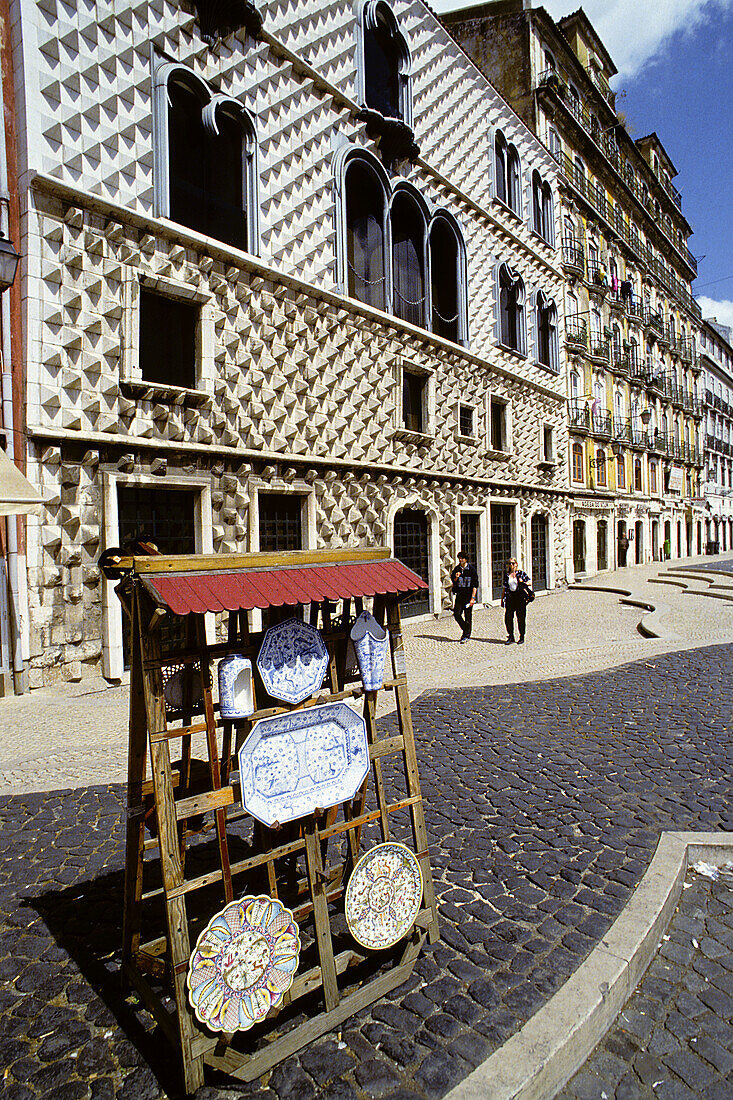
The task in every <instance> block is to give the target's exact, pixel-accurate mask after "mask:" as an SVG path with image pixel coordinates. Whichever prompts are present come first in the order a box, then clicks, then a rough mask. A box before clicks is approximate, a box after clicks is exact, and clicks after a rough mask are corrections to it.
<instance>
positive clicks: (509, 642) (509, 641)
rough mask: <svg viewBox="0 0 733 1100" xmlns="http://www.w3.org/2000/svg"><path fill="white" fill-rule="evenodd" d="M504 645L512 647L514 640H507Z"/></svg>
mask: <svg viewBox="0 0 733 1100" xmlns="http://www.w3.org/2000/svg"><path fill="white" fill-rule="evenodd" d="M504 645H514V639H513V638H507V640H506V641H505V642H504Z"/></svg>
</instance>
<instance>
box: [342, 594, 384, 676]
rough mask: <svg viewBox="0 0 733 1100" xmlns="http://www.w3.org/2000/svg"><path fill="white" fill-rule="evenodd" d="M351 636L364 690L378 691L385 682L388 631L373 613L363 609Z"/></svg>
mask: <svg viewBox="0 0 733 1100" xmlns="http://www.w3.org/2000/svg"><path fill="white" fill-rule="evenodd" d="M349 636H350V638H351V641H352V642H353V644H354V649H355V651H356V659H357V661H358V662H359V672H360V673H361V679H362V683H363V684H364V690H365V691H378V690H379V688H381V686H382V684H383V683H384V662H385V659H386V657H387V650H388V649H389V638H388V637H387V631H386V630H384V629H383V628H382V627H381V626H380V625H379V623H378V622H377V620H376V619H375V618H374V616H373V615H371V614H370V613H369V612H368V611H362V613H361V615H359V617H358V618H357V620H356V622H355V623H354V625H353V626H352V628H351V634H350V635H349Z"/></svg>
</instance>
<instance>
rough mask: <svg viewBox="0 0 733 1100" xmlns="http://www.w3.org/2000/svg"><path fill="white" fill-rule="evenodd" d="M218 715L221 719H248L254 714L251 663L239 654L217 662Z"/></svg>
mask: <svg viewBox="0 0 733 1100" xmlns="http://www.w3.org/2000/svg"><path fill="white" fill-rule="evenodd" d="M218 671H219V713H220V714H221V717H222V718H248V717H249V715H250V714H253V713H254V709H255V705H254V692H253V690H252V662H251V661H250V660H248V658H247V657H242V656H241V654H239V653H230V654H229V656H228V657H222V659H221V661H219V670H218Z"/></svg>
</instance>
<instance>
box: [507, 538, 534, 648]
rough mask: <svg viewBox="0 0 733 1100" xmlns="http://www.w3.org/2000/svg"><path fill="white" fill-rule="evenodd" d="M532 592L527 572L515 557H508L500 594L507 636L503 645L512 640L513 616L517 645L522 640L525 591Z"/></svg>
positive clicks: (508, 643) (524, 619)
mask: <svg viewBox="0 0 733 1100" xmlns="http://www.w3.org/2000/svg"><path fill="white" fill-rule="evenodd" d="M528 592H532V585H531V581H530V579H529V577H528V576H527V574H526V573H525V572H524V571H523V570H522V569H520V568H519V562H518V561H517V559H516V558H510V560H509V561H508V562H507V563H506V572H505V574H504V588H503V590H502V594H501V606H502V607H503V608H504V624H505V626H506V632H507V634H508V638H507V640H506V642H505V643H504V644H505V645H511V644H512V642H513V641H514V616H515V615H516V616H517V630H518V631H519V637H518V639H517V643H518V644H519V645H521V644H522V642H523V641H524V626H525V622H526V619H527V603H528V600H527V593H528Z"/></svg>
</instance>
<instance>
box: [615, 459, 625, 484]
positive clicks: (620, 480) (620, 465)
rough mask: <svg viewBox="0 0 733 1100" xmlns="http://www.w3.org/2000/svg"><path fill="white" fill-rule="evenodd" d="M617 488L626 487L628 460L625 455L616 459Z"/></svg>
mask: <svg viewBox="0 0 733 1100" xmlns="http://www.w3.org/2000/svg"><path fill="white" fill-rule="evenodd" d="M616 488H617V489H625V488H626V460H625V459H624V456H623V455H619V456H618V458H617V459H616Z"/></svg>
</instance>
